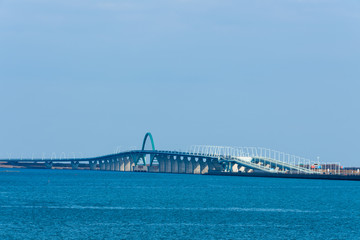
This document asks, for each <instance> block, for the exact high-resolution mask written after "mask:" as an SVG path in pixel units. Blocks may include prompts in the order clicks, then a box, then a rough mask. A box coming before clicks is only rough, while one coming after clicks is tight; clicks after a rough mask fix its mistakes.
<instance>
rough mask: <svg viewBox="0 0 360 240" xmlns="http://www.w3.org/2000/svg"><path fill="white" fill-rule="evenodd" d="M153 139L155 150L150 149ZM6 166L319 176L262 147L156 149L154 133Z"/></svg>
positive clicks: (305, 162) (309, 166) (302, 162)
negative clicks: (96, 150) (87, 154)
mask: <svg viewBox="0 0 360 240" xmlns="http://www.w3.org/2000/svg"><path fill="white" fill-rule="evenodd" d="M148 140H150V143H151V149H150V150H146V149H145V146H146V143H147V141H148ZM0 161H1V162H6V163H9V164H11V163H14V164H21V163H28V164H29V163H33V164H43V165H44V166H45V167H46V168H53V167H54V165H56V164H60V163H67V164H71V168H72V169H78V168H79V167H82V168H88V169H90V170H103V171H129V172H130V171H147V172H161V173H188V174H207V173H209V172H243V173H252V172H265V173H301V174H319V173H320V172H318V171H317V169H316V168H315V169H314V168H313V166H314V165H317V163H316V162H313V161H310V160H309V159H305V158H302V157H298V156H294V155H290V154H286V153H283V152H279V151H274V150H271V149H266V148H259V147H223V146H207V145H196V146H192V147H191V148H190V149H189V150H188V151H185V152H181V151H164V150H156V149H155V144H154V140H153V137H152V135H151V133H150V132H148V133H146V134H145V137H144V140H143V143H142V148H141V149H140V150H130V151H124V152H119V153H114V154H109V155H104V156H98V157H91V158H61V159H59V158H51V159H45V158H41V159H40V158H39V159H34V158H31V159H30V158H27V159H25V158H24V159H23V158H21V159H2V160H0Z"/></svg>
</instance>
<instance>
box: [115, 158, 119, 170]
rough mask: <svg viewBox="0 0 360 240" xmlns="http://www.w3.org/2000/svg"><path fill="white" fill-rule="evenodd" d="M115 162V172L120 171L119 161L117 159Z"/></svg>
mask: <svg viewBox="0 0 360 240" xmlns="http://www.w3.org/2000/svg"><path fill="white" fill-rule="evenodd" d="M114 161H115V169H114V170H115V171H120V160H119V159H118V158H117V159H115V160H114Z"/></svg>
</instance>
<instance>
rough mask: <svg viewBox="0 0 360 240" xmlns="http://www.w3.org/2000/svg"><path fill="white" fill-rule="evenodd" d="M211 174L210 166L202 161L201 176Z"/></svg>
mask: <svg viewBox="0 0 360 240" xmlns="http://www.w3.org/2000/svg"><path fill="white" fill-rule="evenodd" d="M208 172H209V164H208V163H207V160H206V162H203V161H202V160H200V174H206V173H208Z"/></svg>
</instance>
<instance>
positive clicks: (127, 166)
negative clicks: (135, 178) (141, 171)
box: [124, 158, 130, 172]
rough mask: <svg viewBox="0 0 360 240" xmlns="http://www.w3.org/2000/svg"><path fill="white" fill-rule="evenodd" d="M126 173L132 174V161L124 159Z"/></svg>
mask: <svg viewBox="0 0 360 240" xmlns="http://www.w3.org/2000/svg"><path fill="white" fill-rule="evenodd" d="M124 171H125V172H130V160H129V159H128V158H125V159H124Z"/></svg>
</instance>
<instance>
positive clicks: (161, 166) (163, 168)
mask: <svg viewBox="0 0 360 240" xmlns="http://www.w3.org/2000/svg"><path fill="white" fill-rule="evenodd" d="M157 160H158V162H159V172H161V173H164V172H166V166H165V165H166V164H165V159H164V158H163V157H160V156H159V157H157Z"/></svg>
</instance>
